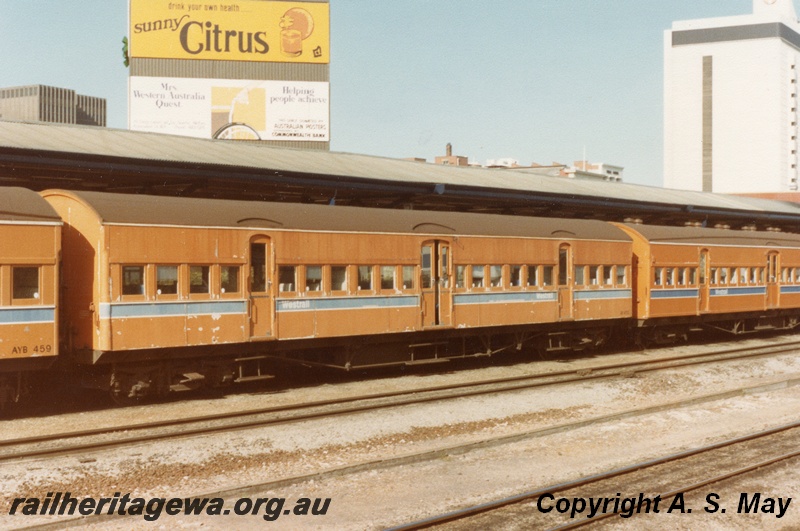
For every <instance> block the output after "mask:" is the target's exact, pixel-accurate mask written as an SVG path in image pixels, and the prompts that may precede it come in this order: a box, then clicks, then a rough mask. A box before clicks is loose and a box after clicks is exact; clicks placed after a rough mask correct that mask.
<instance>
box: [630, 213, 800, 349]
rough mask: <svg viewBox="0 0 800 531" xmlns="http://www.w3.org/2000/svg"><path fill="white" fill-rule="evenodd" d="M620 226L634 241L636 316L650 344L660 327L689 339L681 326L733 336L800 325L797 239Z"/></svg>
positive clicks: (697, 229) (755, 233) (718, 230)
mask: <svg viewBox="0 0 800 531" xmlns="http://www.w3.org/2000/svg"><path fill="white" fill-rule="evenodd" d="M619 226H620V227H621V228H622V229H623V230H625V231H626V232H627V233H628V234H629V235H631V237H632V238H633V249H634V260H635V262H636V263H635V267H634V269H635V277H636V279H635V284H636V293H637V301H636V312H635V313H636V316H637V318H638V320H639V322H638V324H639V326H640V327H643V330H644V331H645V332H646V333H647V334H649V335H650V336H651V337H652V338H655V339H659V327H665V326H666V327H667V330H670V327H671V329H672V332H671V333H672V334H674V333H677V332H676V330H681V332H680V334H685V333H686V331H687V330H688V326H683V327H682V328H681V327H679V326H678V325H693V326H696V325H700V324H706V325H708V326H713V327H715V328H720V329H723V330H726V331H729V332H733V333H742V332H748V331H753V330H756V329H759V328H793V327H795V326H796V325H797V323H798V317H797V315H798V312H797V311H796V309H797V308H800V296H799V295H800V278H798V273H800V238H798V236H797V235H793V234H781V233H766V232H748V231H733V230H726V229H708V228H694V227H661V226H644V225H628V226H625V225H619ZM662 338H663V337H662ZM667 338H668V337H667ZM665 339H666V338H665Z"/></svg>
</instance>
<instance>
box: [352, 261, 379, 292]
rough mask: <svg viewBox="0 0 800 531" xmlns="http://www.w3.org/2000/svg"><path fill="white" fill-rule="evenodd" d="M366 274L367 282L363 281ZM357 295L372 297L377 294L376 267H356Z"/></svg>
mask: <svg viewBox="0 0 800 531" xmlns="http://www.w3.org/2000/svg"><path fill="white" fill-rule="evenodd" d="M364 273H366V277H364V278H366V279H367V282H366V283H365V282H364V280H363V279H362V274H364ZM356 293H358V294H359V295H370V294H372V293H375V266H373V265H359V266H356Z"/></svg>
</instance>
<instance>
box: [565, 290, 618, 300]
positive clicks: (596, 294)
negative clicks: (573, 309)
mask: <svg viewBox="0 0 800 531" xmlns="http://www.w3.org/2000/svg"><path fill="white" fill-rule="evenodd" d="M574 297H575V300H576V301H590V300H597V299H630V298H631V290H629V289H596V290H591V291H590V290H586V291H575V295H574Z"/></svg>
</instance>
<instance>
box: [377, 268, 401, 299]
mask: <svg viewBox="0 0 800 531" xmlns="http://www.w3.org/2000/svg"><path fill="white" fill-rule="evenodd" d="M378 273H379V275H378V282H379V286H380V290H381V292H382V293H394V292H395V291H396V290H397V266H396V265H386V264H384V265H380V266H378ZM387 273H390V274H391V286H390V285H389V284H388V283H387V278H388V277H386V276H385V275H386V274H387Z"/></svg>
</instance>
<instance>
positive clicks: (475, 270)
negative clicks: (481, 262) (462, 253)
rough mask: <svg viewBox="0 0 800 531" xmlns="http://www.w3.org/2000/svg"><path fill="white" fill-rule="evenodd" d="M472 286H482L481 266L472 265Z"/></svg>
mask: <svg viewBox="0 0 800 531" xmlns="http://www.w3.org/2000/svg"><path fill="white" fill-rule="evenodd" d="M471 285H472V287H473V288H480V287H482V286H483V266H477V265H474V266H472V284H471Z"/></svg>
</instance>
